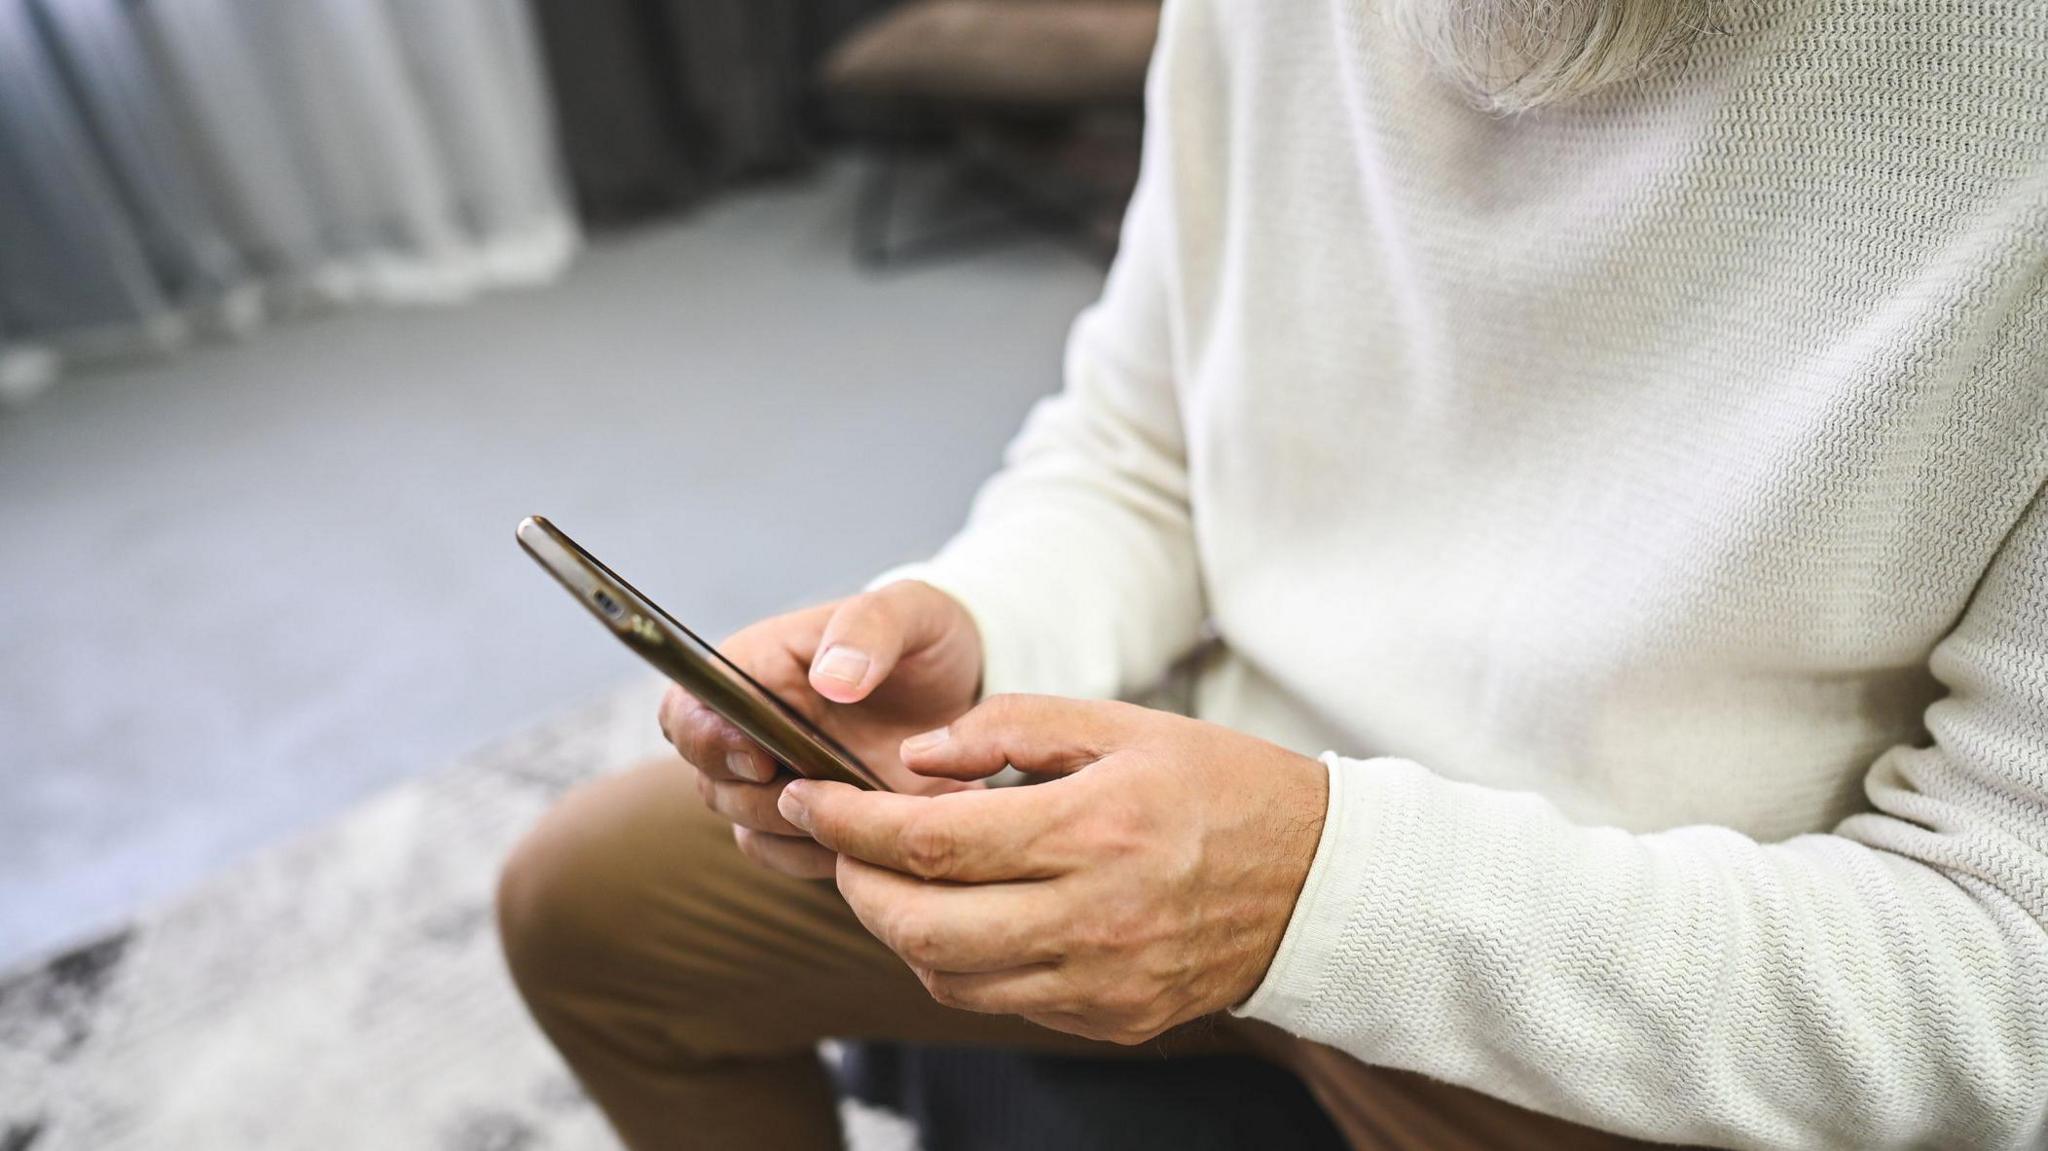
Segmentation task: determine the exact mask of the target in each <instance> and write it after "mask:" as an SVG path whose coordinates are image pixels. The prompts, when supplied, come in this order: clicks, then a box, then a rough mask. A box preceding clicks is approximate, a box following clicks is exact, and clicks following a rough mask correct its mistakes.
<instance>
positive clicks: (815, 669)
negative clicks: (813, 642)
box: [811, 644, 869, 685]
mask: <svg viewBox="0 0 2048 1151" xmlns="http://www.w3.org/2000/svg"><path fill="white" fill-rule="evenodd" d="M868 663H869V660H868V655H867V653H866V652H864V651H859V650H857V649H854V648H850V647H847V646H846V645H845V644H833V645H832V646H831V647H828V648H826V649H825V654H824V655H821V656H819V657H818V662H817V663H816V664H815V665H813V666H812V668H811V674H813V675H821V676H824V677H825V678H826V679H832V680H838V681H839V682H840V683H843V684H848V685H857V684H859V683H860V681H861V680H863V679H866V678H867V674H868Z"/></svg>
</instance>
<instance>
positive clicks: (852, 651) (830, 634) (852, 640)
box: [811, 580, 950, 703]
mask: <svg viewBox="0 0 2048 1151" xmlns="http://www.w3.org/2000/svg"><path fill="white" fill-rule="evenodd" d="M944 595H945V593H944V592H940V591H936V590H934V589H932V588H929V587H926V586H925V585H924V584H920V583H917V582H915V581H911V580H903V581H899V582H897V583H892V584H890V585H888V586H887V587H882V588H877V589H876V590H874V591H871V592H865V593H862V594H861V595H857V596H853V597H852V598H850V599H846V600H842V601H840V604H839V606H838V607H837V608H835V609H833V612H832V618H830V619H828V620H826V621H825V631H824V633H823V634H821V635H820V636H819V637H818V651H817V655H816V656H814V657H813V658H812V660H811V687H812V689H813V690H815V691H816V692H817V693H818V694H819V695H822V696H824V697H825V698H826V699H829V700H831V701H833V702H834V703H858V702H860V701H861V700H863V699H866V698H867V697H868V695H869V694H870V693H872V692H873V691H874V690H875V688H877V687H879V686H881V683H882V681H883V680H885V679H887V678H888V677H889V673H890V672H891V671H894V670H895V669H896V664H897V661H898V660H900V659H902V658H903V655H904V653H906V652H914V651H917V650H918V649H920V648H922V647H925V646H927V645H929V644H933V643H936V642H938V640H939V639H940V638H941V637H942V636H943V635H944V633H945V630H946V628H947V627H948V626H949V625H950V620H949V619H948V617H947V616H946V614H945V612H944V611H943V610H941V609H942V608H943V607H944V606H945V604H944V602H943V597H944Z"/></svg>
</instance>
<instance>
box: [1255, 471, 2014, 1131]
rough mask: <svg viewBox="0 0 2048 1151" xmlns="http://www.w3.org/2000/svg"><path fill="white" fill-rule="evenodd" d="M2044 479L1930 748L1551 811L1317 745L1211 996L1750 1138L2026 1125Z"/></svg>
mask: <svg viewBox="0 0 2048 1151" xmlns="http://www.w3.org/2000/svg"><path fill="white" fill-rule="evenodd" d="M2044 501H2048V493H2044V494H2043V495H2042V496H2038V497H2036V499H2035V502H2034V506H2033V508H2032V510H2031V511H2030V512H2029V513H2028V514H2027V516H2026V517H2025V518H2024V519H2023V520H2022V522H2021V523H2020V524H2019V525H2018V526H2017V527H2016V528H2015V530H2014V532H2013V534H2012V535H2011V536H2010V537H2009V538H2008V540H2007V541H2006V543H2005V544H2004V546H2003V548H2002V549H2001V552H2000V554H1999V556H1998V558H1997V559H1996V560H1995V561H1994V563H1993V565H1992V567H1991V568H1990V569H1989V571H1988V572H1987V573H1986V575H1985V577H1984V579H1983V581H1982V582H1981V584H1980V585H1979V588H1978V591H1977V594H1976V596H1975V597H1974V600H1973V602H1972V604H1971V606H1970V608H1969V610H1968V611H1967V612H1966V613H1965V615H1964V617H1963V618H1962V619H1961V621H1960V622H1959V624H1958V625H1957V626H1956V628H1955V629H1954V630H1953V632H1952V633H1951V634H1950V635H1949V636H1948V637H1947V638H1946V639H1945V640H1944V641H1943V642H1942V643H1941V644H1940V645H1939V646H1938V647H1937V648H1936V649H1935V651H1934V653H1933V656H1932V670H1933V672H1934V674H1935V675H1936V676H1937V677H1938V679H1939V680H1940V681H1941V683H1942V684H1943V685H1944V686H1945V687H1946V688H1947V693H1946V695H1945V696H1944V698H1943V699H1941V700H1940V701H1938V702H1937V703H1936V704H1935V705H1934V706H1933V707H1931V708H1930V709H1929V711H1928V713H1927V717H1926V718H1927V728H1928V730H1929V732H1930V733H1931V735H1932V737H1933V738H1932V744H1931V746H1926V747H1898V748H1895V749H1893V750H1891V751H1890V752H1888V753H1887V754H1885V755H1884V756H1883V757H1881V758H1880V759H1879V761H1878V762H1877V763H1876V764H1875V765H1874V767H1873V768H1872V769H1871V770H1870V772H1869V773H1868V776H1867V780H1866V791H1867V794H1868V797H1869V801H1870V805H1871V807H1872V809H1873V810H1871V811H1869V812H1867V813H1864V814H1859V815H1856V816H1854V817H1852V818H1850V819H1848V820H1846V821H1844V822H1843V823H1842V824H1840V825H1839V826H1838V827H1836V828H1835V829H1834V832H1833V833H1832V834H1817V835H1808V836H1801V837H1798V838H1795V839H1791V840H1788V841H1785V842H1782V843H1772V844H1763V843H1757V842H1755V841H1753V840H1751V839H1748V838H1746V837H1744V836H1742V835H1740V834H1737V833H1735V832H1733V831H1729V830H1726V829H1719V828H1712V827H1688V828H1681V829H1677V830H1672V831H1665V832H1660V833H1656V834H1645V835H1635V834H1629V833H1626V832H1623V831H1619V830H1614V829H1611V828H1596V827H1584V826H1577V825H1574V824H1572V823H1571V822H1569V821H1567V820H1566V819H1565V818H1564V817H1563V816H1562V815H1561V814H1560V813H1559V812H1558V811H1557V810H1556V809H1555V808H1553V807H1552V806H1551V805H1549V804H1548V803H1546V802H1545V801H1544V800H1542V799H1540V798H1537V797H1535V796H1532V795H1525V794H1508V793H1504V792H1501V791H1495V790H1489V789H1486V788H1481V787H1476V786H1471V785H1465V784H1460V783H1454V782H1449V781H1446V780H1444V779H1442V778H1439V777H1437V776H1434V775H1432V774H1431V773H1430V772H1429V771H1427V770H1426V769H1424V768H1423V767H1422V766H1419V765H1417V764H1415V763H1411V762H1406V761H1401V760H1389V759H1378V760H1366V761H1354V760H1346V759H1342V758H1338V757H1336V756H1334V755H1331V756H1326V757H1325V762H1326V763H1327V764H1328V766H1329V769H1330V773H1331V791H1330V795H1331V802H1330V813H1329V816H1328V818H1327V822H1326V826H1325V829H1324V833H1323V844H1322V847H1321V848H1320V849H1319V851H1318V853H1317V858H1316V863H1315V864H1314V865H1313V867H1312V870H1311V873H1310V877H1309V880H1308V882H1307V884H1306V886H1305V887H1304V889H1303V894H1302V897H1301V899H1300V901H1299V902H1298V904H1297V906H1296V909H1295V912H1294V916H1293V919H1292V921H1291V923H1290V925H1289V928H1288V931H1287V935H1286V937H1285V940H1284V942H1283V944H1282V947H1281V951H1280V953H1279V955H1278V956H1277V957H1276V959H1275V961H1274V964H1273V966H1272V968H1271V969H1270V970H1269V971H1268V973H1267V977H1266V980H1265V982H1264V983H1263V985H1262V986H1261V987H1260V988H1259V990H1258V991H1257V992H1256V993H1255V995H1254V996H1253V998H1252V999H1251V1000H1249V1001H1248V1002H1247V1003H1246V1004H1245V1005H1244V1006H1243V1007H1242V1008H1240V1011H1241V1012H1242V1013H1244V1014H1248V1015H1252V1016H1256V1017H1259V1018H1263V1019H1266V1020H1268V1021H1270V1022H1272V1023H1275V1024H1278V1025H1280V1026H1282V1027H1284V1028H1286V1029H1288V1030H1290V1031H1292V1032H1294V1033H1296V1034H1299V1035H1303V1036H1306V1037H1308V1038H1311V1039H1314V1040H1318V1041H1320V1042H1324V1043H1329V1044H1332V1045H1334V1046H1337V1047H1339V1048H1342V1049H1344V1050H1346V1051H1348V1052H1350V1053H1351V1054H1353V1055H1355V1056H1357V1057H1358V1058H1359V1059H1362V1060H1365V1061H1367V1062H1370V1063H1378V1064H1390V1065H1394V1066H1399V1067H1404V1068H1409V1069H1412V1070H1416V1071H1420V1072H1423V1073H1425V1074H1428V1075H1431V1076H1434V1077H1437V1078H1440V1079H1444V1080H1449V1081H1451V1082H1454V1083H1459V1084H1463V1085H1467V1086H1471V1087H1475V1088H1478V1089H1480V1090H1483V1091H1486V1092H1488V1093H1490V1094H1494V1095H1498V1096H1501V1097H1504V1098H1507V1099H1509V1100H1511V1101H1514V1102H1518V1103H1521V1104H1523V1105H1526V1106H1529V1107H1533V1108H1537V1109H1539V1110H1543V1111H1547V1112H1550V1113H1553V1114H1557V1115H1561V1116H1564V1117H1566V1118H1570V1119H1574V1120H1577V1121H1580V1122H1584V1123H1588V1124H1591V1125H1595V1126H1599V1127H1604V1128H1608V1129H1610V1130H1615V1131H1620V1132H1624V1133H1628V1134H1633V1135H1637V1136H1641V1137H1647V1138H1652V1139H1662V1140H1672V1141H1683V1142H1700V1143H1708V1144H1713V1145H1732V1146H1752V1147H1763V1146H1770V1147H1822V1146H1838V1147H1898V1146H1940V1147H1965V1146H1990V1147H2014V1146H2029V1147H2031V1146H2038V1145H2040V1144H2039V1143H2038V1142H2037V1141H2038V1140H2041V1139H2042V1138H2043V1135H2044V1115H2048V507H2044V506H2043V504H2044Z"/></svg>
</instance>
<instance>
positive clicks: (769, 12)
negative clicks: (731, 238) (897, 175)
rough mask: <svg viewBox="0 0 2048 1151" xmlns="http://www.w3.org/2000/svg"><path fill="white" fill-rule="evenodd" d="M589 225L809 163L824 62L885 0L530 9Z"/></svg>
mask: <svg viewBox="0 0 2048 1151" xmlns="http://www.w3.org/2000/svg"><path fill="white" fill-rule="evenodd" d="M531 2H532V5H533V14H534V17H535V20H536V23H537V24H538V25H539V28H540V36H541V45H542V50H543V52H544V54H545V56H546V58H547V63H548V72H549V77H550V80H551V81H552V91H553V95H554V113H555V119H556V121H557V122H558V124H559V126H560V130H561V136H562V147H563V153H564V155H565V157H566V161H567V167H568V175H569V182H570V185H571V187H572V188H573V189H574V192H575V197H576V203H577V206H578V208H579V209H580V211H581V213H582V215H583V217H584V219H586V220H588V221H592V222H595V223H600V224H602V223H624V222H630V221H632V220H636V219H640V218H644V217H646V216H649V215H652V214H655V213H659V212H663V211H667V210H670V209H673V208H676V207H679V206H682V205H685V204H688V203H691V202H693V201H694V200H696V199H698V198H699V197H701V196H703V195H705V194H707V193H709V192H711V191H714V190H716V189H717V188H719V187H721V186H724V185H726V184H728V183H731V182H733V181H736V180H744V179H748V178H751V177H758V176H766V175H773V174H777V173H783V172H788V171H790V170H792V169H795V168H798V167H800V166H802V165H803V164H805V163H806V162H808V161H809V160H811V159H812V158H813V157H814V156H815V155H816V153H817V152H818V150H819V146H820V144H821V142H822V141H821V135H820V132H819V125H818V122H817V121H818V118H817V116H816V115H815V109H814V107H813V103H812V98H813V95H814V93H813V87H812V85H813V79H812V78H813V76H814V75H815V74H816V71H817V63H818V60H819V58H820V57H821V56H822V55H823V54H824V52H825V50H826V48H827V47H828V46H829V45H830V44H831V43H832V42H833V41H834V40H836V39H837V38H838V37H839V36H840V35H842V34H843V33H844V31H845V30H846V29H847V28H848V27H850V26H851V25H853V24H854V23H856V22H857V21H859V20H861V19H862V18H864V17H867V16H869V15H872V14H873V13H875V12H877V11H880V10H882V9H883V8H885V7H887V0H531Z"/></svg>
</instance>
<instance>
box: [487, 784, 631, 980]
mask: <svg viewBox="0 0 2048 1151" xmlns="http://www.w3.org/2000/svg"><path fill="white" fill-rule="evenodd" d="M606 786H607V784H606V783H602V782H601V783H598V784H595V785H591V786H588V787H586V788H584V789H582V790H579V791H576V792H572V793H570V794H569V795H568V796H567V797H565V798H563V799H562V800H561V801H559V802H558V803H557V804H556V805H555V806H554V807H553V808H552V809H550V810H549V811H548V812H547V813H546V814H544V815H543V816H541V818H540V820H539V822H538V823H536V824H535V825H534V826H533V828H532V829H531V830H529V831H528V832H527V833H526V835H525V837H524V838H523V839H521V840H520V841H519V843H518V845H517V846H516V847H514V848H513V849H512V852H511V854H510V855H509V856H507V857H506V859H505V863H504V865H503V867H502V869H501V870H500V872H499V875H498V894H497V912H498V942H499V946H500V947H501V948H502V949H503V950H504V954H505V964H506V966H507V967H508V968H509V969H510V970H511V973H512V981H513V983H514V984H515V985H517V987H518V988H519V993H520V994H521V995H522V996H523V997H525V999H526V1001H527V1003H528V1005H529V1006H530V1007H531V1008H532V1009H533V1011H534V1013H535V1014H536V1015H541V1016H543V1017H545V1016H546V1015H547V1014H548V1012H549V1010H550V1008H551V1007H552V1006H553V1005H556V1004H560V1003H562V1002H565V1001H567V1000H570V999H574V998H576V997H578V996H587V995H588V994H589V993H591V992H593V991H599V990H601V989H602V987H603V986H604V985H605V984H606V983H607V982H608V981H612V980H613V979H614V976H615V975H616V973H618V972H620V971H621V970H622V969H625V968H629V967H630V966H631V965H632V964H633V963H634V962H635V956H634V955H633V953H632V950H631V949H632V947H633V946H634V943H635V938H636V931H635V928H634V922H633V921H634V920H635V919H636V918H638V917H639V916H640V914H641V911H639V910H636V908H638V907H639V905H641V904H644V903H645V902H646V898H647V894H648V891H647V889H648V888H649V887H650V886H652V885H653V880H652V879H651V877H649V876H646V875H642V874H639V873H638V872H637V871H636V867H639V866H644V864H643V863H642V861H641V860H640V859H639V858H637V857H636V856H637V853H635V852H634V851H632V850H631V848H630V844H631V841H632V840H633V839H634V838H635V837H636V834H637V831H636V829H635V828H634V827H632V826H630V823H629V820H628V817H629V815H630V813H631V808H630V807H629V806H627V807H622V806H621V805H619V804H617V803H613V802H609V801H607V800H606V798H605V797H604V796H603V795H602V794H601V793H602V791H603V790H604V789H605V788H606Z"/></svg>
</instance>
